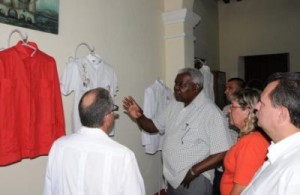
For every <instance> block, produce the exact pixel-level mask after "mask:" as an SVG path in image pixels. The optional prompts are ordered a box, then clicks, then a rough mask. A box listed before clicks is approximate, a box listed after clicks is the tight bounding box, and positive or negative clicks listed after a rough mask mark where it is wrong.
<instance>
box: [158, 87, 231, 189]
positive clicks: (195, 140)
mask: <svg viewBox="0 0 300 195" xmlns="http://www.w3.org/2000/svg"><path fill="white" fill-rule="evenodd" d="M153 122H154V124H155V126H156V127H157V128H158V129H159V130H160V132H162V133H165V140H164V144H163V149H162V154H163V172H164V176H165V178H166V179H167V181H168V182H169V183H170V184H171V185H172V186H173V187H174V188H177V187H178V186H179V185H180V183H181V182H182V180H183V179H184V177H185V175H186V173H187V171H188V170H189V169H190V168H191V167H192V166H193V165H195V164H197V163H199V162H201V161H203V160H204V159H206V158H207V157H208V156H209V155H212V154H216V153H220V152H224V151H227V150H228V149H229V148H230V146H231V145H232V141H231V139H230V135H229V130H228V124H227V121H226V120H225V116H224V114H223V113H222V111H221V110H220V109H219V108H218V107H217V106H216V105H215V104H214V103H213V102H212V100H211V99H209V98H208V97H207V96H206V95H204V93H203V92H201V93H200V94H198V96H197V97H196V98H195V99H194V100H193V101H192V102H191V103H190V104H189V105H188V106H186V107H184V104H183V103H182V102H177V101H175V100H174V101H172V102H171V103H170V104H169V106H168V107H167V109H166V110H165V111H164V112H163V113H162V114H161V115H159V116H157V117H156V118H155V119H153ZM202 174H203V175H204V176H205V177H206V178H208V179H209V180H210V181H211V182H212V180H213V176H214V175H213V170H209V171H206V172H204V173H202Z"/></svg>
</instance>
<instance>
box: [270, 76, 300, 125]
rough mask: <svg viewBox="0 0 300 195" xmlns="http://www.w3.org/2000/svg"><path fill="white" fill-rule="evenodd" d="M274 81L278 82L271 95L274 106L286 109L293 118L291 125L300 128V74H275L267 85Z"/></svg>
mask: <svg viewBox="0 0 300 195" xmlns="http://www.w3.org/2000/svg"><path fill="white" fill-rule="evenodd" d="M274 81H278V85H277V86H276V87H275V88H274V89H273V90H272V91H271V92H270V95H269V97H270V99H271V102H272V105H273V106H274V107H276V106H279V105H280V106H284V107H286V108H287V109H288V111H289V114H290V117H291V123H292V124H293V125H295V126H296V127H298V128H300V73H297V72H278V73H274V74H272V75H271V76H269V78H268V79H267V84H269V83H271V82H274Z"/></svg>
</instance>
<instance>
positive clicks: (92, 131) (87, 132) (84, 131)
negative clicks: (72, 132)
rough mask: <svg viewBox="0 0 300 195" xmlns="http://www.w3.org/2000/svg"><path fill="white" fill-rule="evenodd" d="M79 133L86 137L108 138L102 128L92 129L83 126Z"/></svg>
mask: <svg viewBox="0 0 300 195" xmlns="http://www.w3.org/2000/svg"><path fill="white" fill-rule="evenodd" d="M78 133H80V134H85V135H99V136H104V137H108V135H107V134H106V133H105V132H104V131H103V130H102V129H100V128H90V127H84V126H83V127H81V128H80V130H79V131H78Z"/></svg>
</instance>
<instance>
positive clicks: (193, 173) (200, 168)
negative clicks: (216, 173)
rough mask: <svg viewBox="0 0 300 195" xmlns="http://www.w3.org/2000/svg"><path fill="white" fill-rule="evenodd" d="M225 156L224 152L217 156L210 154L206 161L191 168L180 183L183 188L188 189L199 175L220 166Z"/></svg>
mask: <svg viewBox="0 0 300 195" xmlns="http://www.w3.org/2000/svg"><path fill="white" fill-rule="evenodd" d="M225 154H226V151H225V152H220V153H217V154H212V155H210V156H208V157H207V158H206V159H204V160H203V161H201V162H199V163H197V164H195V165H194V166H192V167H191V169H190V170H189V171H188V172H187V174H186V175H185V178H184V180H183V181H182V184H183V186H184V187H187V188H188V187H189V185H190V182H191V181H192V180H194V179H195V178H196V177H198V175H200V174H201V173H203V172H205V171H207V170H210V169H213V168H215V167H217V166H219V165H221V164H222V161H223V159H224V156H225Z"/></svg>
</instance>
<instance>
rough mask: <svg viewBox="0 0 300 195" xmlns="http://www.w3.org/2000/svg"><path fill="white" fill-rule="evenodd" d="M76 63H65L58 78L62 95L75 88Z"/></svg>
mask: <svg viewBox="0 0 300 195" xmlns="http://www.w3.org/2000/svg"><path fill="white" fill-rule="evenodd" d="M75 69H76V65H75V64H73V63H69V64H67V65H66V67H65V69H64V72H63V74H62V76H61V78H60V90H61V93H62V94H63V95H68V94H69V93H71V92H72V91H74V90H75V85H76V84H77V82H76V80H77V79H78V78H76V77H77V75H76V72H75V71H76V70H75Z"/></svg>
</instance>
